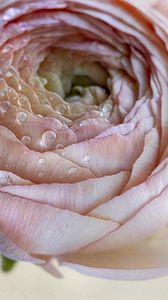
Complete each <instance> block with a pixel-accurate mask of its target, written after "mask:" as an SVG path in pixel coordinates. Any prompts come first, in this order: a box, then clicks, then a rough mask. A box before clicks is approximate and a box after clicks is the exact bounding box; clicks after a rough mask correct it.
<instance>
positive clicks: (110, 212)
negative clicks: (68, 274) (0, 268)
mask: <svg viewBox="0 0 168 300" xmlns="http://www.w3.org/2000/svg"><path fill="white" fill-rule="evenodd" d="M106 2H107V3H104V2H102V1H97V2H96V1H91V0H85V1H84V0H47V1H42V0H36V1H32V0H27V1H21V0H10V1H6V0H1V2H0V26H1V36H0V71H1V72H0V170H1V171H0V185H1V187H0V196H1V197H0V252H1V253H2V254H3V255H5V256H7V257H10V258H13V259H16V260H25V261H30V262H33V263H36V264H41V265H42V266H43V267H44V268H45V269H47V270H49V271H50V272H56V271H54V269H53V268H52V263H51V262H50V261H51V259H53V258H55V259H58V261H59V262H60V263H61V264H64V265H67V266H69V267H72V268H74V269H76V270H78V271H80V272H83V273H85V274H90V275H93V276H98V277H104V278H112V279H147V278H152V277H157V276H160V275H165V274H168V254H167V252H168V251H167V250H168V229H167V224H168V148H167V145H168V23H167V19H166V18H165V17H163V16H162V15H161V14H160V13H158V12H157V10H155V9H153V8H151V7H149V6H147V5H146V4H143V3H142V2H141V1H133V0H125V1H119V0H118V1H117V0H116V1H106ZM110 3H111V4H110ZM162 3H163V2H162ZM167 12H168V9H167Z"/></svg>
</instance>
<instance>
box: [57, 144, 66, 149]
mask: <svg viewBox="0 0 168 300" xmlns="http://www.w3.org/2000/svg"><path fill="white" fill-rule="evenodd" d="M62 148H64V145H63V144H57V145H56V149H62Z"/></svg>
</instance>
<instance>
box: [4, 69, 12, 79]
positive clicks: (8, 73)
mask: <svg viewBox="0 0 168 300" xmlns="http://www.w3.org/2000/svg"><path fill="white" fill-rule="evenodd" d="M12 76H13V75H12V73H11V72H10V71H8V72H6V74H5V77H7V78H9V77H12Z"/></svg>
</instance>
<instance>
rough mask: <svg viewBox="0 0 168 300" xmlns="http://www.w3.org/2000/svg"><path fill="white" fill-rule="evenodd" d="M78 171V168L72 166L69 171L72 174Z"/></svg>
mask: <svg viewBox="0 0 168 300" xmlns="http://www.w3.org/2000/svg"><path fill="white" fill-rule="evenodd" d="M76 172H77V168H74V167H73V168H70V169H69V171H68V174H70V175H73V174H75V173H76Z"/></svg>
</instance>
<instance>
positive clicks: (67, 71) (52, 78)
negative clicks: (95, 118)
mask: <svg viewBox="0 0 168 300" xmlns="http://www.w3.org/2000/svg"><path fill="white" fill-rule="evenodd" d="M38 75H39V76H40V79H41V82H42V84H43V86H44V88H45V89H46V90H48V91H50V92H54V93H57V94H58V95H60V96H61V97H62V98H63V99H64V101H65V102H67V103H72V102H81V103H83V104H87V105H99V104H101V102H103V101H104V100H105V99H107V97H108V95H109V94H110V91H109V90H108V87H107V80H108V77H109V75H108V73H107V71H106V70H105V68H104V67H103V66H102V65H101V64H100V63H99V62H97V61H94V59H93V57H88V56H86V55H79V54H77V53H76V52H73V51H67V50H62V49H61V50H60V49H52V50H51V51H50V52H49V53H48V54H47V55H46V57H45V59H44V60H43V62H42V63H41V64H40V66H39V69H38Z"/></svg>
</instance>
